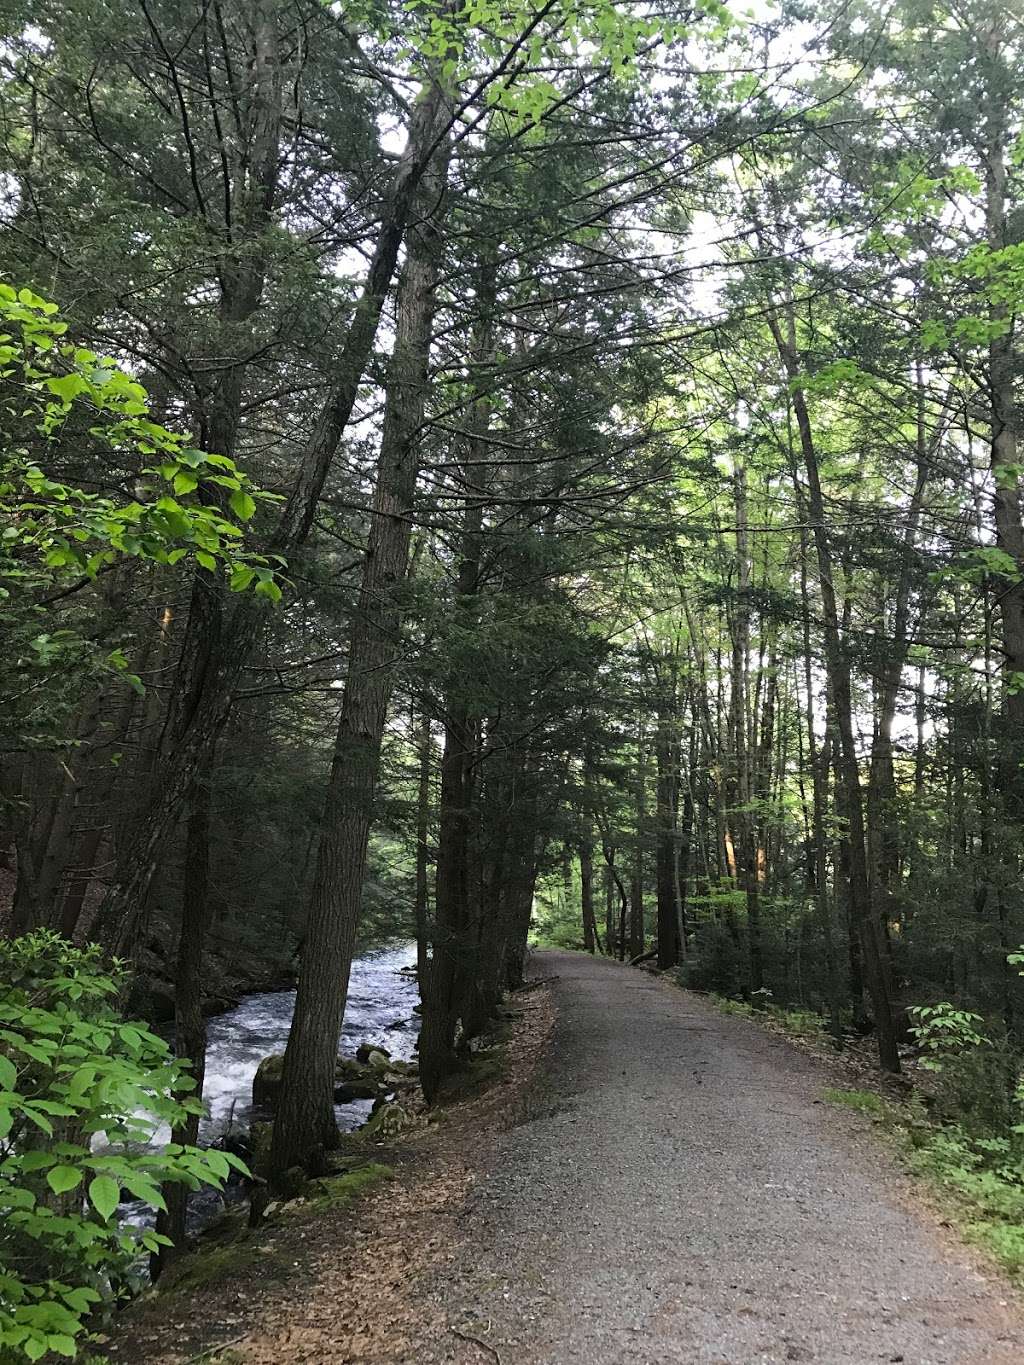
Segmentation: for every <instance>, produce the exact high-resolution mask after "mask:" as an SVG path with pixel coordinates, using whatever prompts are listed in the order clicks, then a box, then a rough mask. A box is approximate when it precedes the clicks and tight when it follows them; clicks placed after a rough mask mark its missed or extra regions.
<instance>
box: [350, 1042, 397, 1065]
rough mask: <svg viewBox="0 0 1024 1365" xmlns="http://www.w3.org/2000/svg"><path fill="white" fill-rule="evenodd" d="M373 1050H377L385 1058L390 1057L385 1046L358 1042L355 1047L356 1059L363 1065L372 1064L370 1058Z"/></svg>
mask: <svg viewBox="0 0 1024 1365" xmlns="http://www.w3.org/2000/svg"><path fill="white" fill-rule="evenodd" d="M375 1052H379V1053H380V1054H381V1056H383V1057H385V1058H390V1057H391V1053H390V1052H389V1051H388V1050H387V1048H386V1047H381V1046H380V1044H379V1043H360V1044H359V1046H358V1047H357V1048H356V1061H357V1062H362V1063H363V1065H364V1066H366V1065H367V1064H369V1065H371V1066H372V1065H373V1062H372V1060H371V1059H372V1057H373V1054H374V1053H375Z"/></svg>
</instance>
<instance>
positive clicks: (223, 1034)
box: [200, 943, 420, 1143]
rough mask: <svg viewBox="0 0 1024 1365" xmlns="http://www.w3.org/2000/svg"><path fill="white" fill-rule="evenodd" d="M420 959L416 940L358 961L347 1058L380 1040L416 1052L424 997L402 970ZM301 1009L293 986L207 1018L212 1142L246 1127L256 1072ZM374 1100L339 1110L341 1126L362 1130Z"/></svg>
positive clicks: (279, 1047) (344, 1038) (394, 1049)
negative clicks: (417, 1011)
mask: <svg viewBox="0 0 1024 1365" xmlns="http://www.w3.org/2000/svg"><path fill="white" fill-rule="evenodd" d="M415 965H416V945H415V944H414V943H409V944H402V945H401V946H399V947H397V948H396V947H392V948H380V949H377V950H376V951H375V952H370V953H366V954H365V955H364V956H363V957H358V958H356V960H355V961H354V962H353V963H352V975H351V977H350V979H349V988H348V1004H347V1005H346V1008H345V1026H344V1028H343V1029H342V1034H341V1047H340V1049H339V1053H340V1055H342V1056H353V1057H354V1056H355V1051H356V1048H357V1047H358V1046H359V1044H360V1043H377V1044H379V1045H380V1046H381V1047H383V1048H386V1049H387V1051H388V1052H389V1053H390V1054H391V1056H392V1057H396V1058H398V1059H399V1060H400V1061H404V1062H407V1061H409V1060H410V1059H411V1058H412V1055H413V1048H414V1045H415V1043H416V1035H417V1033H418V1032H419V1016H418V1015H417V1014H415V1013H414V1012H413V1010H414V1007H415V1006H416V1005H418V1004H419V1002H420V993H419V988H418V986H417V984H416V978H415V977H414V976H406V975H403V974H402V973H401V969H402V968H403V967H414V966H415ZM294 1009H295V992H294V991H270V992H267V993H265V994H260V995H247V996H246V997H245V998H244V1000H243V1001H242V1003H241V1004H240V1005H237V1006H236V1007H235V1008H234V1009H233V1010H227V1011H226V1012H225V1013H224V1014H218V1015H215V1016H214V1017H213V1018H212V1019H210V1020H209V1021H208V1024H207V1029H208V1037H207V1051H206V1080H205V1082H204V1084H203V1099H204V1101H205V1102H206V1106H207V1109H208V1117H207V1118H206V1119H204V1121H203V1123H202V1125H201V1127H200V1140H201V1141H202V1142H203V1143H210V1142H213V1141H215V1140H216V1139H218V1138H221V1137H223V1136H224V1135H225V1134H226V1133H228V1132H230V1131H231V1130H232V1129H234V1128H242V1129H245V1128H247V1127H248V1124H249V1119H250V1118H251V1117H252V1078H253V1077H254V1076H255V1074H256V1068H257V1067H258V1066H259V1064H260V1062H261V1061H262V1060H263V1058H264V1057H269V1056H270V1055H271V1054H272V1053H275V1052H283V1051H284V1046H285V1043H286V1042H287V1040H288V1029H289V1026H290V1025H291V1022H292V1012H293V1010H294ZM371 1107H372V1106H371V1102H370V1101H369V1100H357V1101H356V1102H355V1103H354V1104H342V1105H338V1106H337V1108H336V1113H337V1115H338V1126H339V1127H340V1128H341V1129H343V1130H344V1131H350V1130H351V1129H353V1128H358V1127H359V1125H360V1124H361V1123H365V1122H366V1120H367V1119H368V1118H369V1116H370V1109H371Z"/></svg>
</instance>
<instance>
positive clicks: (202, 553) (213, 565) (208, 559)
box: [196, 550, 217, 573]
mask: <svg viewBox="0 0 1024 1365" xmlns="http://www.w3.org/2000/svg"><path fill="white" fill-rule="evenodd" d="M196 562H197V563H198V564H200V565H201V566H202V567H203V568H204V569H206V570H207V572H208V573H216V571H217V561H216V560H215V559H214V557H213V555H211V554H209V553H208V552H207V551H206V550H197V551H196Z"/></svg>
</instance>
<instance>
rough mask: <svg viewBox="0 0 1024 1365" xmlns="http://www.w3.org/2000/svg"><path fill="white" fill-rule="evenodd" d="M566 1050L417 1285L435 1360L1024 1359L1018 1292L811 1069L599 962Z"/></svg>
mask: <svg viewBox="0 0 1024 1365" xmlns="http://www.w3.org/2000/svg"><path fill="white" fill-rule="evenodd" d="M535 964H536V967H537V969H538V970H539V972H540V973H541V974H542V975H545V974H546V975H549V976H551V977H553V978H556V979H555V980H554V981H553V991H554V999H555V1003H556V1005H557V1009H558V1022H557V1026H556V1033H555V1040H554V1047H553V1049H552V1057H551V1061H550V1063H549V1064H548V1066H547V1068H546V1070H545V1073H544V1077H543V1080H542V1081H541V1082H540V1083H539V1084H536V1085H535V1086H534V1090H533V1098H532V1102H531V1106H530V1108H529V1110H528V1111H527V1115H526V1117H525V1121H523V1122H521V1123H519V1124H518V1125H517V1126H516V1127H514V1128H512V1129H511V1130H509V1131H508V1132H506V1133H504V1134H503V1135H501V1136H500V1137H499V1138H498V1140H497V1145H496V1150H495V1151H494V1152H493V1153H492V1154H491V1156H490V1157H489V1158H488V1160H487V1168H488V1169H487V1170H486V1172H482V1173H481V1175H480V1177H479V1178H478V1179H477V1181H476V1184H475V1185H474V1194H473V1197H472V1199H471V1200H470V1201H469V1205H468V1208H467V1210H466V1212H465V1214H464V1216H463V1221H462V1223H461V1226H460V1229H459V1236H458V1239H457V1245H456V1247H455V1248H454V1254H453V1256H452V1259H451V1261H450V1262H449V1263H448V1264H446V1265H445V1266H444V1267H443V1268H442V1269H441V1270H439V1271H438V1272H436V1273H434V1274H433V1275H431V1276H430V1277H429V1278H428V1283H427V1284H426V1286H424V1284H423V1282H422V1281H421V1283H420V1286H419V1292H420V1293H421V1294H423V1295H424V1296H425V1297H429V1299H430V1300H431V1304H432V1309H433V1311H434V1313H436V1312H437V1310H438V1309H440V1310H441V1313H442V1315H443V1317H444V1318H446V1319H447V1322H448V1324H449V1332H448V1334H447V1337H446V1338H444V1339H442V1340H439V1339H438V1338H437V1337H436V1336H435V1337H434V1338H433V1341H432V1342H430V1341H428V1342H424V1343H423V1345H422V1348H421V1349H420V1350H419V1351H418V1352H417V1353H416V1359H417V1360H418V1361H421V1362H422V1361H458V1362H460V1365H461V1363H462V1362H465V1365H470V1362H476V1361H486V1360H490V1361H494V1360H498V1361H500V1362H501V1365H534V1363H537V1365H539V1363H540V1362H544V1365H569V1362H585V1363H586V1365H612V1363H613V1362H644V1365H654V1363H655V1362H677V1361H678V1362H707V1365H712V1363H713V1365H753V1362H784V1361H807V1362H810V1361H813V1362H822V1363H823V1365H867V1362H874V1361H890V1362H898V1361H902V1362H906V1365H1022V1362H1024V1326H1022V1319H1021V1317H1020V1316H1019V1309H1018V1308H1017V1306H1016V1305H1015V1302H1014V1301H1013V1300H1012V1297H1011V1295H1010V1294H1009V1293H1008V1291H1007V1290H1006V1288H1005V1286H1002V1285H1001V1283H1000V1281H999V1280H998V1278H996V1277H991V1276H987V1275H986V1274H984V1273H982V1272H981V1271H980V1270H979V1268H978V1266H977V1264H975V1263H974V1262H973V1260H972V1258H971V1256H970V1254H969V1253H968V1252H967V1251H966V1250H964V1249H962V1248H960V1247H959V1246H958V1245H957V1244H956V1243H955V1242H954V1240H953V1239H951V1238H947V1237H945V1236H944V1235H943V1234H942V1232H941V1231H940V1229H939V1227H938V1225H937V1223H936V1222H935V1221H934V1220H933V1219H931V1218H930V1217H929V1215H928V1214H927V1213H924V1212H921V1211H918V1210H916V1209H915V1208H914V1204H913V1201H912V1200H908V1198H907V1195H906V1191H905V1189H904V1187H903V1184H902V1181H901V1179H900V1177H899V1175H898V1173H897V1172H896V1170H895V1167H894V1163H893V1162H892V1160H891V1159H890V1158H889V1156H888V1154H887V1153H886V1152H885V1151H884V1149H883V1148H882V1146H881V1144H880V1143H879V1142H878V1141H877V1140H876V1139H875V1137H874V1135H873V1134H871V1133H870V1132H865V1125H864V1123H863V1121H862V1120H859V1119H857V1118H856V1116H854V1115H849V1114H846V1113H845V1112H843V1111H840V1110H836V1109H834V1108H832V1107H831V1106H829V1105H827V1104H824V1103H822V1102H821V1099H820V1096H821V1091H822V1089H823V1087H825V1086H827V1085H829V1084H832V1083H834V1081H833V1079H832V1078H831V1077H830V1075H829V1073H828V1072H827V1071H826V1070H824V1069H823V1068H822V1067H821V1066H820V1065H819V1064H818V1063H816V1062H815V1061H814V1060H813V1059H810V1058H807V1057H805V1056H803V1055H802V1054H801V1053H799V1052H798V1051H796V1050H795V1049H794V1048H793V1047H791V1046H790V1045H789V1044H787V1043H786V1042H785V1041H783V1040H781V1039H776V1038H773V1037H772V1036H771V1035H768V1034H766V1033H765V1032H763V1031H762V1030H761V1029H759V1028H758V1027H757V1026H756V1025H754V1024H751V1023H749V1022H748V1021H746V1020H743V1019H737V1018H732V1017H728V1016H723V1015H720V1014H718V1013H717V1012H716V1011H715V1010H714V1008H713V1007H712V1006H711V1005H709V1004H708V1003H706V1002H704V1001H703V1000H701V999H700V998H699V997H695V996H693V995H690V994H686V993H683V992H681V991H678V990H676V989H674V988H673V987H671V986H670V985H668V984H667V983H665V982H663V981H658V980H657V979H656V978H654V977H652V976H651V975H649V974H647V973H645V972H642V971H637V970H630V969H628V968H624V967H621V966H619V965H618V964H616V963H612V962H608V961H605V960H602V959H592V958H589V957H587V956H585V955H583V954H576V953H556V952H545V953H541V954H538V955H537V957H536V959H535Z"/></svg>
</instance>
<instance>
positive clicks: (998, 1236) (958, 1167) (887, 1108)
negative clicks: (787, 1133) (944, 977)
mask: <svg viewBox="0 0 1024 1365" xmlns="http://www.w3.org/2000/svg"><path fill="white" fill-rule="evenodd" d="M822 1093H823V1098H824V1099H826V1100H827V1101H828V1102H829V1103H831V1104H837V1105H841V1106H842V1107H843V1108H845V1109H852V1110H855V1111H856V1112H857V1113H861V1114H866V1115H868V1116H870V1117H872V1118H874V1119H876V1120H877V1121H880V1122H881V1124H882V1126H883V1127H884V1128H885V1130H886V1131H887V1132H888V1133H889V1134H890V1135H891V1136H892V1137H893V1138H894V1139H895V1141H896V1143H897V1145H898V1146H899V1149H900V1151H901V1153H902V1155H903V1157H904V1159H905V1160H906V1162H907V1165H908V1166H909V1168H910V1170H911V1171H912V1172H913V1173H914V1174H915V1175H916V1176H918V1177H920V1178H922V1179H923V1180H924V1181H925V1182H926V1183H927V1184H928V1185H930V1186H931V1187H932V1188H933V1190H936V1191H938V1192H939V1193H940V1195H941V1196H942V1202H943V1205H944V1207H945V1209H946V1212H947V1213H948V1215H949V1217H950V1220H951V1222H953V1223H954V1224H955V1225H956V1226H957V1227H958V1229H959V1230H960V1232H961V1233H962V1234H963V1236H964V1237H965V1238H966V1239H967V1240H968V1241H970V1242H972V1243H974V1244H975V1245H976V1246H979V1247H981V1248H982V1250H984V1251H985V1252H987V1253H988V1254H989V1255H990V1256H992V1257H993V1258H994V1259H995V1260H996V1261H998V1262H999V1264H1000V1265H1002V1266H1003V1268H1004V1269H1006V1270H1008V1271H1009V1272H1010V1273H1011V1274H1013V1275H1020V1274H1021V1273H1022V1272H1024V1125H1019V1124H1018V1125H1015V1129H1016V1130H1017V1131H1013V1130H1011V1131H1010V1132H1009V1133H1006V1134H991V1133H989V1134H986V1133H982V1132H974V1133H972V1132H970V1131H969V1130H968V1129H967V1128H966V1127H964V1125H963V1124H962V1123H957V1122H954V1121H950V1120H938V1121H937V1120H936V1118H935V1116H934V1113H932V1112H930V1110H929V1108H928V1106H927V1105H926V1103H925V1102H924V1101H923V1100H922V1098H921V1097H920V1096H919V1095H916V1096H914V1097H913V1098H911V1099H910V1100H908V1101H906V1102H902V1103H898V1102H896V1101H894V1100H891V1099H887V1098H883V1097H882V1096H881V1095H877V1094H875V1092H874V1091H870V1090H832V1089H827V1090H825V1091H823V1092H822Z"/></svg>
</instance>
